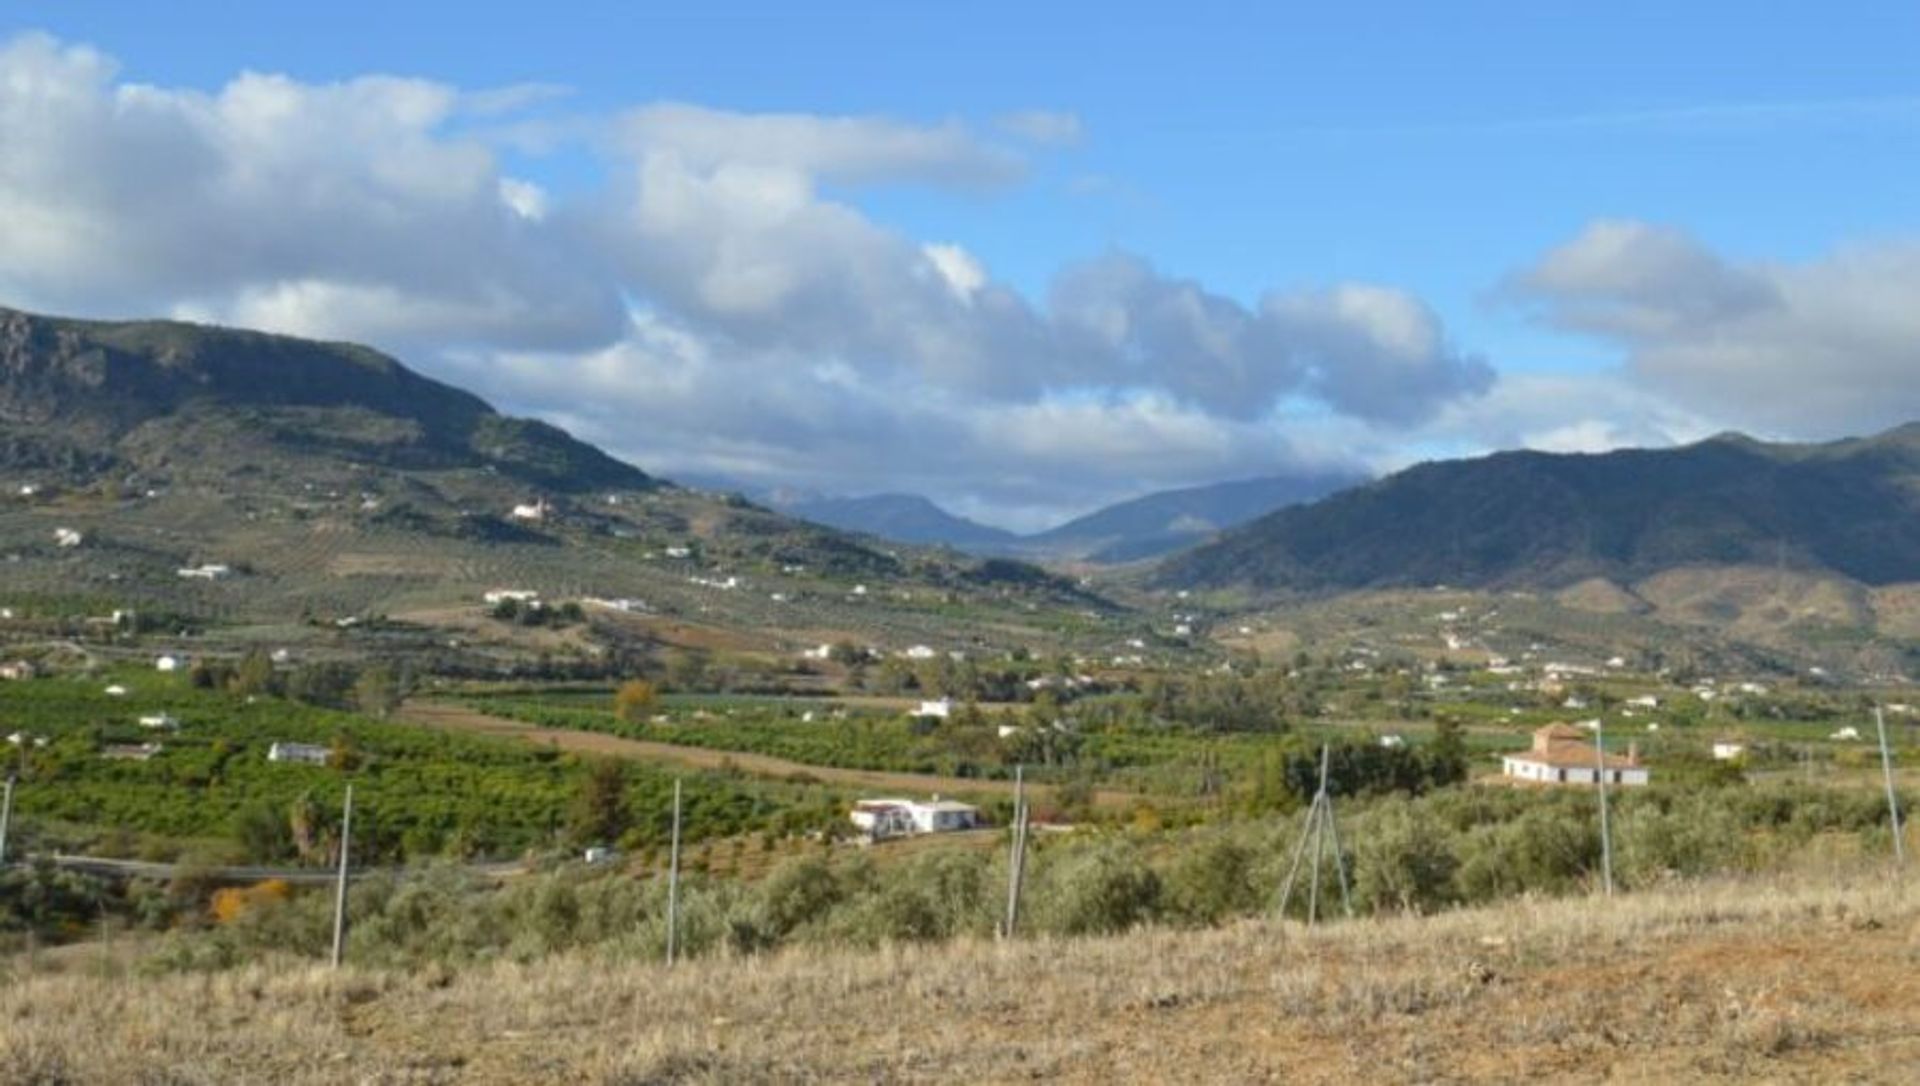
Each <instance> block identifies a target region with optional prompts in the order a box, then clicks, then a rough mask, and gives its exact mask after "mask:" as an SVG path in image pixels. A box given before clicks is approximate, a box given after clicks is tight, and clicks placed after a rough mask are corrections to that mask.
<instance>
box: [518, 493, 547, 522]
mask: <svg viewBox="0 0 1920 1086" xmlns="http://www.w3.org/2000/svg"><path fill="white" fill-rule="evenodd" d="M552 513H553V507H552V506H550V505H548V504H547V500H546V499H545V498H542V499H540V500H539V501H536V502H534V503H533V504H531V505H516V506H514V507H513V510H512V511H511V512H510V513H508V514H507V515H508V516H510V517H512V518H513V519H514V520H531V521H542V520H545V519H547V517H549V516H551V515H552Z"/></svg>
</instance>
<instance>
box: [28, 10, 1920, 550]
mask: <svg viewBox="0 0 1920 1086" xmlns="http://www.w3.org/2000/svg"><path fill="white" fill-rule="evenodd" d="M1916 55H1920V6H1916V5H1912V4H1907V3H1886V4H1851V3H1826V4H1821V5H1812V4H1805V5H1801V4H1783V5H1766V6H1764V10H1763V8H1760V7H1756V6H1754V5H1751V4H1731V3H1725V4H1722V3H1707V2H1702V3H1694V4H1687V5H1674V4H1671V3H1666V4H1638V3H1616V4H1609V5H1571V4H1555V3H1533V4H1519V3H1511V4H1479V3H1470V2H1461V3H1455V4H1449V5H1433V4H1422V3H1405V4H1364V3H1351V4H1343V5H1251V4H1216V3H1209V2H1190V3H1186V4H1182V5H1178V6H1177V7H1166V8H1162V9H1160V10H1158V11H1152V12H1145V11H1143V12H1142V13H1141V14H1139V15H1137V16H1136V15H1134V14H1133V13H1131V12H1130V11H1129V10H1128V8H1127V7H1126V6H1124V5H1113V4H1098V5H1095V4H1071V3H1061V4H1048V5H1035V4H996V3H974V4H967V5H943V6H935V5H924V4H901V3H875V4H845V3H816V4H809V5H794V4H766V5H737V4H726V3H702V4H699V5H684V6H682V5H663V4H639V3H622V4H613V3H606V4H595V3H582V4H569V3H561V2H554V3H549V4H545V5H537V6H522V5H497V6H496V5H484V4H470V3H461V4H454V3H435V2H419V3H408V4H394V3H391V2H388V3H382V4H365V3H356V2H335V3H329V4H326V5H291V4H286V5H283V4H258V3H237V2H236V3H210V2H207V3H192V2H181V3H170V4H165V5H157V4H140V5H132V4H118V3H94V2H88V0H66V2H62V3H57V4H56V3H27V2H14V3H5V2H0V305H12V306H16V307H20V308H29V309H36V310H41V311H47V312H55V313H62V314H69V315H76V316H96V317H152V316H168V317H176V318H182V319H191V320H203V321H212V322H218V323H223V324H238V325H245V326H250V327H259V328H265V329H270V330H275V331H283V332H288V333H293V334H299V335H308V336H316V337H322V338H329V339H351V340H357V341H362V342H368V343H371V344H373V345H375V346H378V347H380V348H382V349H384V350H387V351H389V352H391V353H393V354H395V355H396V356H397V357H399V358H401V359H402V360H403V361H405V362H407V363H408V364H410V365H412V366H413V367H415V368H417V369H419V370H421V371H423V372H426V373H428V374H431V375H433V376H436V377H439V378H441V379H443V380H447V381H451V382H454V383H456V384H460V385H463V386H466V387H469V388H472V389H473V390H475V391H477V392H480V393H481V394H482V395H484V396H486V397H487V398H488V399H489V400H491V401H492V402H494V403H495V404H496V405H497V406H499V407H500V408H502V409H503V410H507V411H510V412H513V413H520V414H533V415H538V416H541V417H544V418H547V419H549V420H551V421H554V422H556V423H558V424H560V425H563V426H566V427H567V428H569V429H570V430H572V431H573V432H575V433H576V434H577V435H578V436H580V437H582V438H585V439H587V440H590V441H593V442H595V443H597V444H601V445H603V446H604V447H606V448H608V449H609V450H610V451H612V452H614V453H616V454H617V455H621V456H623V457H625V458H627V459H630V460H632V461H634V462H635V463H637V464H639V465H641V466H642V467H643V468H646V469H647V470H649V471H652V472H655V473H658V474H662V475H665V476H667V477H669V478H672V477H675V476H676V475H677V476H682V477H690V478H700V479H710V478H715V477H721V478H726V479H730V480H733V481H735V482H737V483H738V484H740V485H742V486H747V487H754V488H764V487H782V488H789V489H797V490H804V491H812V492H817V493H825V494H839V495H855V494H866V493H875V492H882V491H905V492H914V493H920V494H925V495H928V496H930V497H933V498H934V499H936V500H937V501H939V502H941V503H942V504H944V505H946V506H947V507H949V508H952V509H954V510H956V511H959V512H962V513H966V514H968V515H972V516H975V517H976V518H979V519H982V520H986V521H989V522H992V523H998V524H1003V525H1007V526H1011V527H1015V528H1023V529H1031V528H1037V527H1042V526H1045V525H1048V524H1051V523H1054V522H1057V521H1059V520H1062V519H1065V518H1066V517H1068V516H1071V515H1073V514H1076V513H1079V512H1084V511H1086V510H1088V509H1091V508H1094V507H1097V506H1099V505H1102V504H1105V503H1107V502H1110V501H1113V500H1116V499H1120V498H1125V497H1131V496H1134V495H1137V494H1140V493H1145V492H1148V491H1152V490H1157V489H1163V488H1166V487H1171V486H1181V485H1192V484H1198V483H1205V482H1210V481H1218V480H1224V479H1238V478H1249V477H1254V476H1264V475H1285V474H1291V473H1298V472H1322V471H1325V470H1327V469H1330V468H1332V469H1353V468H1359V469H1363V470H1368V471H1387V470H1393V469H1395V468H1398V467H1401V466H1404V465H1406V464H1408V463H1412V462H1415V461H1418V460H1422V459H1428V458H1433V457H1440V456H1456V455H1470V454H1475V453H1480V452H1485V451H1490V450H1495V449H1502V448H1513V447H1530V448H1539V449H1548V450H1557V451H1598V450H1603V449H1607V448H1614V447H1620V446H1625V445H1662V444H1670V443H1675V442H1684V441H1690V440H1696V439H1698V438H1701V437H1704V436H1707V435H1709V434H1712V433H1715V432H1718V431H1720V430H1725V429H1739V430H1743V431H1746V432H1749V433H1753V434H1756V435H1759V436H1763V437H1770V438H1780V439H1797V440H1814V439H1831V438H1835V437H1840V436H1846V435H1854V434H1861V433H1866V432H1870V431H1874V430H1878V429H1882V428H1885V427H1888V426H1892V425H1896V424H1898V423H1901V422H1905V421H1910V420H1913V419H1916V418H1920V185H1917V184H1915V178H1916V176H1920V169H1916V167H1920V65H1915V64H1914V63H1913V58H1914V57H1915V56H1916Z"/></svg>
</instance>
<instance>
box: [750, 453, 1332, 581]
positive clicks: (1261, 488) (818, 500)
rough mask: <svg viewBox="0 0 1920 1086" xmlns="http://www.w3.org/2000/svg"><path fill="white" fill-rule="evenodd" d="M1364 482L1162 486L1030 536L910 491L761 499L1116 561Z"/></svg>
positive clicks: (963, 538)
mask: <svg viewBox="0 0 1920 1086" xmlns="http://www.w3.org/2000/svg"><path fill="white" fill-rule="evenodd" d="M1363 481H1364V479H1363V478H1362V477H1360V476H1358V475H1349V474H1340V473H1336V472H1326V473H1317V474H1306V475H1289V476H1274V477H1271V478H1264V479H1245V480H1239V481H1236V482H1228V483H1215V484H1211V485H1208V486H1196V487H1187V488H1183V489H1179V490H1164V491H1159V492H1156V493H1153V494H1147V495H1145V496H1143V497H1139V498H1133V499H1129V500H1127V501H1123V502H1119V503H1117V504H1114V505H1110V506H1107V507H1105V508H1103V509H1098V510H1095V511H1094V512H1092V513H1088V514H1086V515H1085V516H1082V517H1077V518H1075V519H1073V520H1071V521H1068V522H1067V523H1065V524H1062V525H1060V526H1058V527H1056V528H1050V529H1048V530H1046V531H1043V532H1035V533H1033V534H1030V535H1017V534H1015V533H1013V532H1009V531H1007V530H1005V529H1003V528H995V527H992V526H990V525H986V524H981V523H979V522H978V521H973V520H969V519H967V518H966V517H962V516H957V515H955V514H953V513H949V512H947V511H946V510H945V509H942V508H940V507H939V506H938V505H936V504H934V503H933V502H932V501H930V500H928V499H927V498H924V497H921V496H919V495H917V494H875V495H872V496H869V497H861V498H823V497H819V496H814V495H791V494H780V493H771V494H767V495H763V496H761V500H763V501H766V502H767V503H768V504H770V505H772V506H773V507H774V508H776V509H779V510H781V511H783V512H786V513H791V514H792V515H794V516H797V517H804V518H805V519H807V520H811V521H813V522H815V523H817V524H825V525H829V526H831V527H835V528H841V529H844V530H846V531H852V532H863V533H865V534H868V535H873V536H878V537H880V538H882V539H890V540H894V541H896V542H901V543H917V544H926V545H937V546H946V547H952V548H954V549H956V550H962V551H970V552H973V553H976V554H991V555H1018V556H1023V557H1028V558H1035V559H1078V560H1087V561H1093V562H1103V563H1119V562H1133V561H1138V560H1141V559H1146V558H1153V557H1156V556H1159V555H1163V554H1167V553H1170V552H1172V551H1175V550H1178V549H1180V548H1181V547H1186V546H1191V545H1192V544H1194V543H1196V542H1198V541H1200V540H1203V539H1206V538H1208V537H1209V536H1212V535H1214V534H1216V533H1218V532H1220V531H1222V530H1224V529H1227V528H1231V527H1233V526H1234V525H1237V524H1244V523H1245V522H1247V521H1249V520H1252V519H1254V518H1255V517H1259V516H1263V515H1265V514H1267V513H1271V512H1273V511H1274V510H1276V509H1281V508H1285V507H1286V506H1289V505H1295V504H1298V503H1301V502H1308V501H1313V500H1315V499H1317V498H1321V497H1325V496H1326V495H1328V494H1331V493H1333V492H1335V491H1337V490H1341V489H1344V488H1346V487H1349V486H1353V485H1356V484H1358V483H1360V482H1363Z"/></svg>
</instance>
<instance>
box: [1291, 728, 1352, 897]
mask: <svg viewBox="0 0 1920 1086" xmlns="http://www.w3.org/2000/svg"><path fill="white" fill-rule="evenodd" d="M1329 763H1330V751H1329V748H1328V746H1327V744H1325V743H1322V744H1320V786H1319V788H1318V789H1317V790H1316V791H1315V792H1314V794H1313V803H1312V804H1310V805H1309V806H1308V807H1307V820H1306V824H1305V825H1303V826H1302V827H1301V829H1300V841H1299V843H1298V844H1296V845H1294V847H1293V863H1292V864H1291V865H1290V866H1289V867H1288V868H1287V881H1286V883H1285V885H1284V886H1282V888H1281V890H1280V915H1281V916H1285V915H1287V906H1288V905H1290V904H1292V902H1293V886H1294V881H1295V880H1296V879H1297V878H1298V877H1299V875H1300V865H1301V863H1302V862H1303V861H1305V860H1306V858H1307V856H1308V855H1309V854H1310V855H1312V857H1313V869H1312V870H1311V871H1310V872H1309V873H1308V886H1309V889H1308V892H1307V924H1308V925H1309V926H1311V925H1313V924H1316V923H1318V922H1319V920H1320V865H1321V863H1322V862H1323V861H1324V860H1325V858H1326V852H1327V847H1328V845H1329V844H1331V845H1332V848H1333V869H1334V872H1335V874H1337V875H1338V876H1339V879H1340V903H1341V905H1342V906H1343V907H1344V908H1345V910H1346V914H1347V915H1348V916H1349V917H1351V916H1352V915H1353V896H1352V894H1351V892H1350V891H1349V889H1348V887H1347V859H1346V856H1345V854H1344V853H1342V852H1341V849H1340V827H1339V825H1338V824H1337V823H1336V822H1335V821H1334V817H1333V798H1332V796H1331V795H1330V794H1329V793H1328V791H1327V776H1328V771H1329Z"/></svg>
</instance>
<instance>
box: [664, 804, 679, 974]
mask: <svg viewBox="0 0 1920 1086" xmlns="http://www.w3.org/2000/svg"><path fill="white" fill-rule="evenodd" d="M679 936H680V778H678V777H675V778H674V779H673V843H672V845H671V846H670V847H669V848H668V850H667V964H668V965H672V964H673V958H674V952H675V951H677V950H678V949H679Z"/></svg>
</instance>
